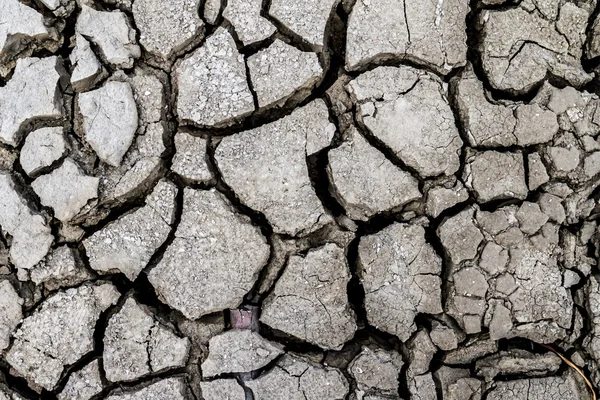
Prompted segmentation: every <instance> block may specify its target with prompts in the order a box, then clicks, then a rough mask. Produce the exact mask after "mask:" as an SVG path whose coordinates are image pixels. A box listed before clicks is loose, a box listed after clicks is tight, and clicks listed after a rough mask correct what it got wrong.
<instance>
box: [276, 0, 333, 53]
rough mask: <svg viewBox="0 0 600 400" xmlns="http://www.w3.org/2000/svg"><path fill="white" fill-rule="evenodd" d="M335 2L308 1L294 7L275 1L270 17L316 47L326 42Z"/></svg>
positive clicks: (326, 0)
mask: <svg viewBox="0 0 600 400" xmlns="http://www.w3.org/2000/svg"><path fill="white" fill-rule="evenodd" d="M334 4H336V1H335V0H307V1H303V2H299V3H295V4H294V5H293V6H292V5H291V4H290V3H289V2H288V1H286V0H273V1H272V2H271V7H270V8H269V15H271V16H272V17H274V18H275V19H277V20H278V21H279V22H281V23H282V24H283V25H285V26H286V27H288V28H289V29H291V30H292V31H294V32H295V33H297V34H298V35H300V36H301V37H302V38H303V39H304V40H306V41H308V42H310V43H311V44H313V45H315V46H319V47H320V46H322V45H323V44H324V43H323V42H324V41H325V38H324V34H325V26H326V24H327V20H328V19H329V14H331V12H332V11H334V10H333V8H334V7H333V6H334Z"/></svg>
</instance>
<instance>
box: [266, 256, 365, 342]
mask: <svg viewBox="0 0 600 400" xmlns="http://www.w3.org/2000/svg"><path fill="white" fill-rule="evenodd" d="M350 277H351V276H350V270H349V268H348V265H347V264H346V261H345V256H344V251H343V250H342V249H341V248H339V247H338V246H336V245H334V244H327V245H325V246H323V247H320V248H318V249H314V250H310V251H309V252H308V253H307V254H306V256H304V257H301V256H292V257H290V259H289V261H288V265H287V266H286V269H285V270H284V272H283V275H282V276H281V277H280V278H279V280H278V281H277V283H276V285H275V289H274V290H273V292H272V293H271V295H270V296H269V297H268V298H267V300H266V301H265V303H264V304H263V308H262V315H261V317H260V320H261V322H262V323H264V324H266V325H268V326H270V327H271V328H274V329H277V330H280V331H283V332H285V333H287V334H290V335H293V336H295V337H297V338H300V339H302V340H305V341H307V342H309V343H313V344H316V345H317V346H320V347H322V348H323V349H334V350H339V349H341V348H342V346H343V345H344V344H345V343H346V342H347V341H348V340H350V339H351V338H352V337H353V336H354V332H355V331H356V321H355V316H354V312H353V311H352V310H351V309H350V304H349V302H348V296H347V294H346V287H347V285H348V282H349V281H350Z"/></svg>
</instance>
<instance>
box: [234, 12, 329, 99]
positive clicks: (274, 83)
mask: <svg viewBox="0 0 600 400" xmlns="http://www.w3.org/2000/svg"><path fill="white" fill-rule="evenodd" d="M226 11H227V10H226ZM248 70H249V72H250V79H251V80H252V86H253V87H254V90H255V92H256V97H257V98H258V105H259V106H260V107H265V106H268V105H270V104H272V103H276V102H277V103H282V102H283V101H285V100H286V99H287V98H288V97H289V96H291V95H293V94H295V93H296V94H297V93H299V92H301V93H302V94H303V96H304V97H307V96H308V95H309V94H310V91H311V90H312V88H313V87H314V86H315V85H316V84H317V83H318V82H319V80H320V79H321V75H322V73H323V69H322V68H321V65H320V64H319V59H318V57H317V54H316V53H309V52H305V51H300V50H298V49H297V48H295V47H293V46H290V45H289V44H286V43H285V42H283V41H281V40H279V39H276V40H275V42H273V44H271V45H270V46H269V47H267V48H266V49H264V50H260V51H259V52H257V53H256V54H253V55H251V56H250V57H248Z"/></svg>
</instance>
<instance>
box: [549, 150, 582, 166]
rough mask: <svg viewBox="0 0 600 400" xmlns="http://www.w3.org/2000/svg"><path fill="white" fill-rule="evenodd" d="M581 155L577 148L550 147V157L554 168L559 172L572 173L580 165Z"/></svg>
mask: <svg viewBox="0 0 600 400" xmlns="http://www.w3.org/2000/svg"><path fill="white" fill-rule="evenodd" d="M580 156H581V154H580V152H579V150H578V149H577V148H576V147H571V148H568V149H567V148H564V147H550V148H548V157H549V158H550V161H551V163H552V166H553V167H554V169H555V170H557V171H558V172H571V171H573V170H574V169H575V168H577V166H578V165H579V158H580Z"/></svg>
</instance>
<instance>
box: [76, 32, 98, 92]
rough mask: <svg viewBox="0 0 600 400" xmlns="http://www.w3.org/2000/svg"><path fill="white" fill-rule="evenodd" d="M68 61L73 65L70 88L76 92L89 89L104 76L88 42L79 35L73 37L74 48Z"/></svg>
mask: <svg viewBox="0 0 600 400" xmlns="http://www.w3.org/2000/svg"><path fill="white" fill-rule="evenodd" d="M69 59H70V60H71V65H73V72H71V86H72V87H73V90H75V91H77V92H81V91H84V90H87V89H89V88H91V87H92V86H93V85H94V84H95V83H96V82H97V81H98V80H100V78H102V77H103V76H104V75H105V71H104V68H103V67H102V64H100V62H99V61H98V59H97V58H96V54H95V53H94V51H93V50H92V47H91V46H90V42H88V41H87V40H86V38H84V37H83V36H81V34H79V33H77V34H76V35H75V48H74V49H73V51H72V52H71V56H70V57H69Z"/></svg>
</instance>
